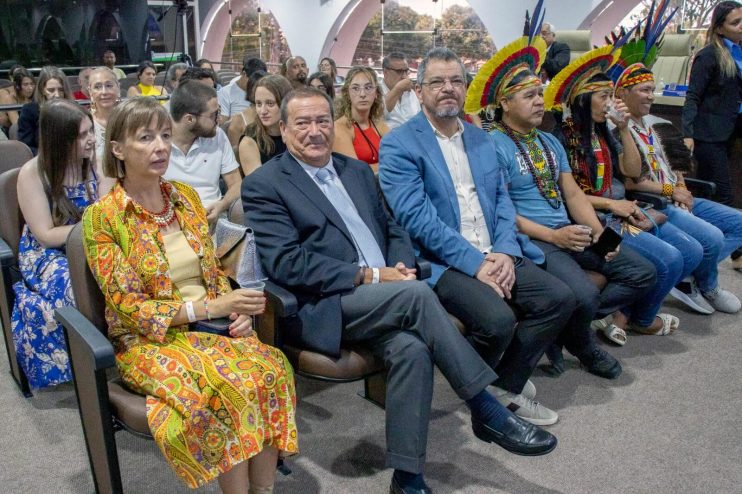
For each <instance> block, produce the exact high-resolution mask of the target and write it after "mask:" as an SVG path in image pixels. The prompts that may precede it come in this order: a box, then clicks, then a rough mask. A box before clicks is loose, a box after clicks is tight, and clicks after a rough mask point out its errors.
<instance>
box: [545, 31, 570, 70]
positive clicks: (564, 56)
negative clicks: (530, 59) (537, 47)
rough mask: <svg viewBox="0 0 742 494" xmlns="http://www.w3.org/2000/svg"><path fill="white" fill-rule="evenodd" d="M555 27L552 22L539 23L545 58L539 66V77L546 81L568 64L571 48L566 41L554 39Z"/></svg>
mask: <svg viewBox="0 0 742 494" xmlns="http://www.w3.org/2000/svg"><path fill="white" fill-rule="evenodd" d="M555 31H556V28H555V27H554V25H553V24H550V23H548V22H544V23H543V24H541V37H542V38H543V39H544V41H545V42H546V60H545V61H544V64H543V65H542V66H541V79H542V80H543V81H544V82H546V81H548V80H551V79H553V78H554V76H555V75H557V74H558V73H559V71H560V70H562V69H563V68H564V67H566V66H567V65H569V59H570V54H571V50H570V49H569V45H567V44H566V43H560V42H559V41H557V40H556V32H555Z"/></svg>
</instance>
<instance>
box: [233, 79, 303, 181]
mask: <svg viewBox="0 0 742 494" xmlns="http://www.w3.org/2000/svg"><path fill="white" fill-rule="evenodd" d="M291 89H292V88H291V83H290V82H289V81H288V79H286V78H285V77H283V76H281V75H269V76H267V77H263V78H262V79H260V80H259V81H258V82H257V84H256V85H255V93H254V94H255V98H254V100H255V104H254V106H255V113H256V114H257V119H256V120H255V121H254V122H253V123H251V124H250V125H248V126H247V128H246V129H245V133H244V134H243V135H242V136H240V144H239V162H240V164H241V165H242V171H243V173H244V174H245V175H250V174H251V173H252V172H254V171H255V170H257V168H258V167H259V166H260V165H262V164H263V163H265V162H267V161H268V160H270V159H271V158H273V157H274V156H276V155H278V154H281V153H283V152H284V151H286V144H284V142H283V138H282V137H281V129H280V128H279V127H278V123H279V121H280V120H281V115H280V113H281V101H283V98H284V96H286V95H287V94H288V93H289V91H291Z"/></svg>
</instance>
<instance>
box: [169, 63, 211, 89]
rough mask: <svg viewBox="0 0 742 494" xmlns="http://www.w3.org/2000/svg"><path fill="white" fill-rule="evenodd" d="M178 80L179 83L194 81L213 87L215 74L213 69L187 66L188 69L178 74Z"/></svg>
mask: <svg viewBox="0 0 742 494" xmlns="http://www.w3.org/2000/svg"><path fill="white" fill-rule="evenodd" d="M178 81H179V84H183V83H184V82H186V81H196V82H199V83H201V84H204V85H206V86H208V87H212V88H213V87H214V85H215V83H216V76H215V75H214V71H213V70H209V69H204V68H200V67H188V69H187V70H186V71H185V72H183V75H182V76H180V79H179V80H178Z"/></svg>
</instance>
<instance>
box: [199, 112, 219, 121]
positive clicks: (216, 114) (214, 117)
mask: <svg viewBox="0 0 742 494" xmlns="http://www.w3.org/2000/svg"><path fill="white" fill-rule="evenodd" d="M220 114H221V110H217V111H215V112H212V113H199V114H198V116H199V117H208V118H209V120H219V115H220Z"/></svg>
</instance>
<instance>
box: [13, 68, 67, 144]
mask: <svg viewBox="0 0 742 494" xmlns="http://www.w3.org/2000/svg"><path fill="white" fill-rule="evenodd" d="M57 98H65V99H72V92H71V91H70V88H69V85H68V84H67V77H66V76H65V75H64V72H62V71H61V70H59V69H58V68H57V67H52V66H51V65H47V66H46V67H43V68H42V69H41V72H39V79H38V81H37V83H36V89H35V91H34V96H33V101H31V102H30V103H26V104H25V105H23V107H22V108H21V114H20V116H19V117H18V140H19V141H21V142H23V143H24V144H26V145H27V146H28V147H29V148H31V151H33V154H34V155H35V154H36V151H37V149H38V147H39V106H40V105H42V104H44V103H46V102H47V101H49V100H52V99H57Z"/></svg>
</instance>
